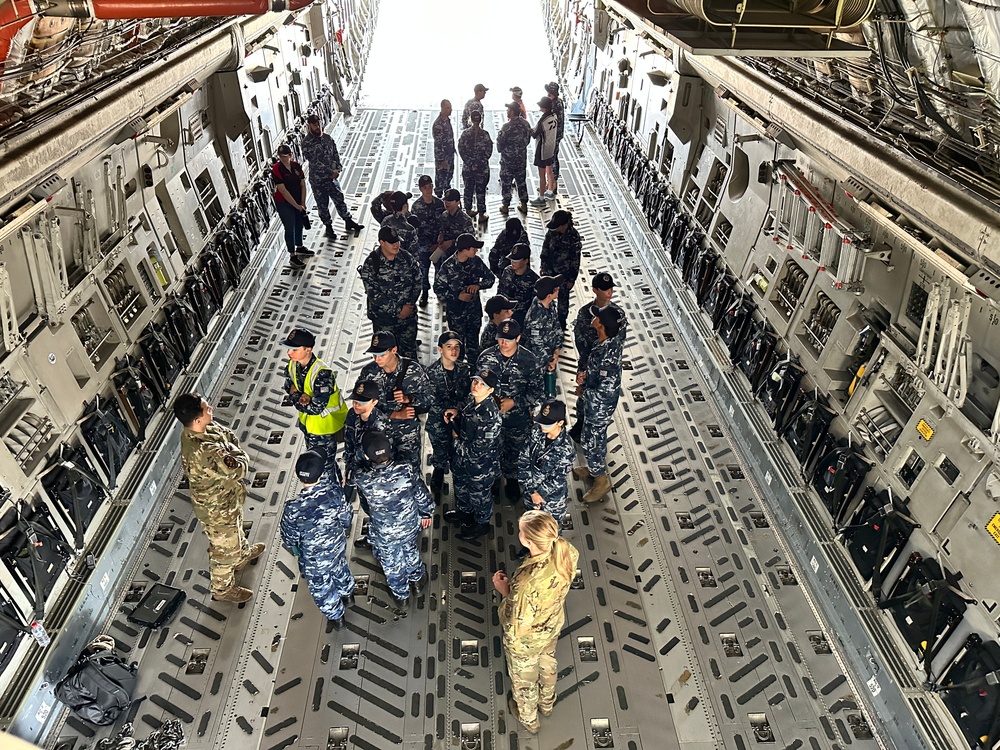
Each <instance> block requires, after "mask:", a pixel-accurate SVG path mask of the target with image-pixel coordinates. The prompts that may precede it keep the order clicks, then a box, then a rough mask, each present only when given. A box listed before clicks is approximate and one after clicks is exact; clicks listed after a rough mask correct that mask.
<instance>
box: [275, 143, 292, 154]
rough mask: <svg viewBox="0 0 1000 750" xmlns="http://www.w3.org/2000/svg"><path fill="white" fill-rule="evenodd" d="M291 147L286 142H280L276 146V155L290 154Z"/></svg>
mask: <svg viewBox="0 0 1000 750" xmlns="http://www.w3.org/2000/svg"><path fill="white" fill-rule="evenodd" d="M291 153H292V149H291V148H290V147H289V145H288V144H287V143H282V144H281V145H280V146H278V156H291Z"/></svg>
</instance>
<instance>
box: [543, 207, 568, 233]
mask: <svg viewBox="0 0 1000 750" xmlns="http://www.w3.org/2000/svg"><path fill="white" fill-rule="evenodd" d="M572 218H573V215H572V214H571V213H570V212H569V211H566V210H564V209H561V208H560V209H559V210H558V211H556V212H555V213H554V214H552V218H551V219H549V223H548V224H546V225H545V226H546V227H547V228H548V229H558V228H559V227H561V226H562V225H563V224H569V222H570V219H572Z"/></svg>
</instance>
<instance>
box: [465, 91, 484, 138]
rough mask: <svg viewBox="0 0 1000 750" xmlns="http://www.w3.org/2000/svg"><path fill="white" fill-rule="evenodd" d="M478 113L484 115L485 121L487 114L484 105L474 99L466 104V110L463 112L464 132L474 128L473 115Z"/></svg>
mask: <svg viewBox="0 0 1000 750" xmlns="http://www.w3.org/2000/svg"><path fill="white" fill-rule="evenodd" d="M473 112H478V113H479V114H480V115H482V118H483V120H485V119H486V112H485V111H484V110H483V103H482V102H481V101H480V100H479V99H476V98H475V97H473V98H472V99H469V101H467V102H466V103H465V109H463V110H462V130H463V131H464V130H468V129H469V128H471V127H472V113H473Z"/></svg>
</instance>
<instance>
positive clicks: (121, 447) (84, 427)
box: [80, 396, 136, 490]
mask: <svg viewBox="0 0 1000 750" xmlns="http://www.w3.org/2000/svg"><path fill="white" fill-rule="evenodd" d="M80 423H81V432H82V433H83V437H84V439H85V440H86V441H87V444H88V445H89V446H90V448H91V450H93V451H94V454H95V455H96V456H97V458H98V460H99V461H100V462H101V469H102V470H103V471H104V473H105V474H106V475H107V477H108V487H109V488H110V489H112V490H113V489H114V488H115V487H116V486H117V485H118V474H119V473H120V472H121V470H122V467H123V466H124V465H125V462H126V461H127V460H128V457H129V455H131V453H132V450H133V449H134V448H135V445H136V441H135V436H134V435H133V434H132V431H131V430H130V429H129V428H128V425H126V424H125V420H124V419H122V415H121V411H119V409H118V405H117V404H116V403H115V402H114V401H112V400H109V399H106V398H101V397H100V396H96V397H95V398H94V400H93V401H92V402H91V403H90V404H89V405H88V406H87V408H86V409H85V410H84V414H83V418H82V419H81V420H80Z"/></svg>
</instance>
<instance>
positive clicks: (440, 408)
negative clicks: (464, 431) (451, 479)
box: [427, 360, 471, 474]
mask: <svg viewBox="0 0 1000 750" xmlns="http://www.w3.org/2000/svg"><path fill="white" fill-rule="evenodd" d="M470 379H471V378H470V375H469V365H468V364H467V363H466V362H456V363H455V366H454V367H453V368H452V369H451V370H446V369H445V367H444V365H442V364H441V360H437V361H436V362H434V363H433V364H431V366H430V367H428V368H427V380H428V381H429V382H430V384H431V408H430V410H429V411H428V412H427V437H428V438H429V439H430V441H431V449H432V450H433V453H432V454H431V466H432V467H434V468H435V469H441V471H443V472H445V473H446V474H447V473H448V472H449V471H450V470H451V456H452V452H453V450H454V441H453V439H452V435H451V425H448V424H446V423H445V421H444V413H445V411H446V410H448V409H460V408H461V406H462V402H463V400H464V399H465V398H466V397H467V396H468V395H469V381H470Z"/></svg>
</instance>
